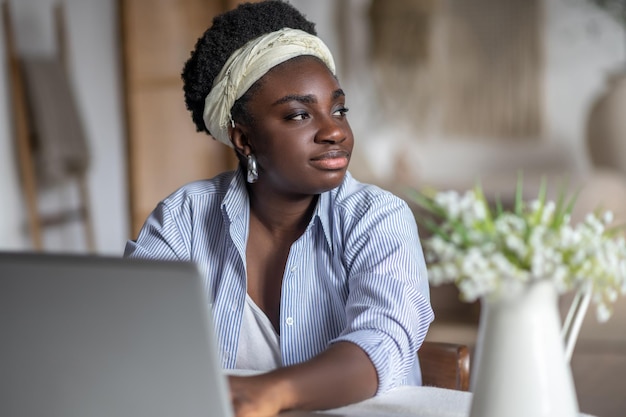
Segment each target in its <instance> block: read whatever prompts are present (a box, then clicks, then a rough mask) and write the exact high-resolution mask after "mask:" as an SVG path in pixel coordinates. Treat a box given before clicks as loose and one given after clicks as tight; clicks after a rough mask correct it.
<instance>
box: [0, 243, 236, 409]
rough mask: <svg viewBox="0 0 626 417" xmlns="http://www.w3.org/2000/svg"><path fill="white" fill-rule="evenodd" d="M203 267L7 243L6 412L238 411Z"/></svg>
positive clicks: (1, 335)
mask: <svg viewBox="0 0 626 417" xmlns="http://www.w3.org/2000/svg"><path fill="white" fill-rule="evenodd" d="M212 326H213V324H212V319H211V311H210V309H209V307H208V305H207V298H206V293H205V289H204V287H203V285H202V281H201V278H200V274H199V273H198V270H197V268H196V266H195V265H193V264H191V263H182V262H162V261H146V260H131V259H121V258H112V257H95V256H79V255H78V256H77V255H58V254H54V255H53V254H41V253H0V416H7V417H8V416H11V417H38V416H46V417H78V416H80V417H111V416H116V417H124V416H128V417H131V416H132V417H160V416H168V417H171V416H190V417H191V416H213V417H230V416H232V410H231V405H230V400H229V394H228V388H227V387H228V386H227V382H226V378H225V376H224V374H223V373H222V370H221V366H220V362H219V360H218V354H217V348H216V346H217V343H216V341H215V340H214V339H213V337H214V336H213V329H212Z"/></svg>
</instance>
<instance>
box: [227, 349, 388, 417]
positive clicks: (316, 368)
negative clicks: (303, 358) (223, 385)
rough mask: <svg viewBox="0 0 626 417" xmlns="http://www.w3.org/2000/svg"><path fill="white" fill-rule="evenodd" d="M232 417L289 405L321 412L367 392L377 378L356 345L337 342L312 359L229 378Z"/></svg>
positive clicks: (265, 415) (260, 416)
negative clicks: (269, 370) (254, 373)
mask: <svg viewBox="0 0 626 417" xmlns="http://www.w3.org/2000/svg"><path fill="white" fill-rule="evenodd" d="M229 383H230V391H231V399H232V403H233V408H234V410H235V415H236V416H237V417H272V416H275V415H276V414H278V413H279V412H281V411H285V410H290V409H304V410H323V409H329V408H336V407H341V406H344V405H348V404H351V403H355V402H357V401H361V400H364V399H366V398H369V397H371V396H373V395H374V394H375V393H376V390H377V387H378V377H377V374H376V370H375V368H374V365H373V364H372V362H371V361H370V359H369V357H368V356H367V355H366V354H365V352H364V351H363V350H361V348H359V347H358V346H357V345H355V344H353V343H349V342H339V343H336V344H334V345H332V346H331V347H330V348H328V349H327V350H326V351H324V352H323V353H321V354H320V355H318V356H316V357H315V358H313V359H311V360H309V361H307V362H304V363H301V364H298V365H293V366H289V367H285V368H279V369H276V370H274V371H272V372H268V373H266V374H261V375H254V376H230V377H229Z"/></svg>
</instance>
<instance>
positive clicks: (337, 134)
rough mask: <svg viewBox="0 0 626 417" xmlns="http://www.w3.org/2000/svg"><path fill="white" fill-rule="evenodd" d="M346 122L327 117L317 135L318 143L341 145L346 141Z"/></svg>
mask: <svg viewBox="0 0 626 417" xmlns="http://www.w3.org/2000/svg"><path fill="white" fill-rule="evenodd" d="M345 124H347V122H346V121H339V120H336V119H335V118H334V117H332V116H331V117H326V118H324V120H322V121H321V123H320V126H319V129H318V131H317V134H316V135H315V142H316V143H341V142H343V141H344V140H346V136H347V132H346V128H345V127H344V125H345Z"/></svg>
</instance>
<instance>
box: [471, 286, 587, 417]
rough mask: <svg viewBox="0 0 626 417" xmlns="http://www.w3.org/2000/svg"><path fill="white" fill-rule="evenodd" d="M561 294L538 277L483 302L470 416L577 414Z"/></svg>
mask: <svg viewBox="0 0 626 417" xmlns="http://www.w3.org/2000/svg"><path fill="white" fill-rule="evenodd" d="M557 302H558V296H557V292H556V290H555V288H554V285H553V284H552V283H551V282H550V281H549V280H541V281H536V282H534V283H531V284H528V285H523V286H521V287H519V288H516V289H514V290H512V291H506V292H505V291H503V294H501V295H499V296H495V297H491V298H487V299H484V300H483V302H482V307H481V308H482V309H481V316H480V323H479V329H478V340H477V343H476V352H475V353H476V354H475V358H474V365H473V366H472V375H471V381H470V385H471V387H470V388H471V391H472V392H473V398H472V404H471V411H470V417H530V416H532V417H575V416H578V401H577V399H576V392H575V389H574V382H573V378H572V375H571V369H570V366H569V363H568V361H567V360H566V357H565V354H564V346H563V341H562V338H561V320H560V316H559V311H558V305H557Z"/></svg>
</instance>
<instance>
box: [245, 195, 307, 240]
mask: <svg viewBox="0 0 626 417" xmlns="http://www.w3.org/2000/svg"><path fill="white" fill-rule="evenodd" d="M251 188H252V187H249V195H250V216H251V217H253V218H254V219H255V220H256V221H258V222H259V224H260V225H262V226H263V228H264V229H266V230H267V231H268V232H269V233H271V234H272V235H274V236H277V237H280V236H284V237H287V238H289V237H293V236H299V235H301V234H302V233H303V232H304V230H305V229H306V227H307V225H308V224H309V221H310V220H311V216H312V215H313V211H314V210H315V205H316V203H317V199H318V196H316V195H315V196H305V197H301V198H285V197H281V196H277V195H269V193H260V195H262V196H263V197H262V198H259V197H258V195H259V193H258V192H254V191H253V190H252V189H251Z"/></svg>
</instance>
